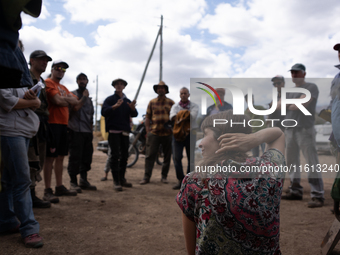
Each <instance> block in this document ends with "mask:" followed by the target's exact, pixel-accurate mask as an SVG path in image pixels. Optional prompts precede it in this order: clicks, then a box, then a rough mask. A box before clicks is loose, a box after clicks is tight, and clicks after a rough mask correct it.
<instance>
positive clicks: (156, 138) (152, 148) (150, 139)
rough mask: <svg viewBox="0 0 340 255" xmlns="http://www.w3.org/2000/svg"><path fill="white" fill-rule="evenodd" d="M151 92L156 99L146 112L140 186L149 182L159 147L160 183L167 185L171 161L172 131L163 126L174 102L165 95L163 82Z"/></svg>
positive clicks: (166, 92)
mask: <svg viewBox="0 0 340 255" xmlns="http://www.w3.org/2000/svg"><path fill="white" fill-rule="evenodd" d="M153 90H154V91H155V92H156V93H157V94H158V97H156V98H154V99H152V100H151V101H150V102H149V104H148V108H147V110H146V117H145V129H146V133H147V139H146V152H145V173H144V178H143V180H142V181H140V184H141V185H143V184H147V183H149V182H150V178H151V175H152V169H153V166H154V164H155V160H156V156H157V153H158V148H159V145H160V144H161V145H162V147H163V153H164V162H163V165H162V177H161V182H162V183H168V180H167V177H168V173H169V168H170V160H171V141H172V130H171V128H166V126H165V124H166V123H167V122H168V121H169V115H170V110H171V107H172V105H173V104H175V102H174V101H173V100H171V99H170V98H167V97H166V96H165V94H168V93H169V87H168V85H166V84H165V83H164V82H163V81H160V82H159V83H158V84H156V85H154V86H153Z"/></svg>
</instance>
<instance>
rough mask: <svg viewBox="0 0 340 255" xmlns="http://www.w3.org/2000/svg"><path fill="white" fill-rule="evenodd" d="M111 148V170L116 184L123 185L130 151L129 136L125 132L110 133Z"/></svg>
mask: <svg viewBox="0 0 340 255" xmlns="http://www.w3.org/2000/svg"><path fill="white" fill-rule="evenodd" d="M109 145H110V148H111V164H110V167H111V172H112V177H113V182H114V183H115V185H122V184H123V183H124V182H125V181H126V180H125V172H126V164H127V160H128V152H129V136H125V135H123V133H119V134H114V133H110V134H109Z"/></svg>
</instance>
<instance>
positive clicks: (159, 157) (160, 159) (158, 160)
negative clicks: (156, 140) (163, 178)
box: [156, 145, 164, 166]
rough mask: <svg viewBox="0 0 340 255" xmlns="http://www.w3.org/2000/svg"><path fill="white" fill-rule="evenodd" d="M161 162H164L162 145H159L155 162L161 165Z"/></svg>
mask: <svg viewBox="0 0 340 255" xmlns="http://www.w3.org/2000/svg"><path fill="white" fill-rule="evenodd" d="M163 162H164V153H163V147H162V145H159V149H158V153H157V157H156V163H157V164H158V165H160V166H161V165H163Z"/></svg>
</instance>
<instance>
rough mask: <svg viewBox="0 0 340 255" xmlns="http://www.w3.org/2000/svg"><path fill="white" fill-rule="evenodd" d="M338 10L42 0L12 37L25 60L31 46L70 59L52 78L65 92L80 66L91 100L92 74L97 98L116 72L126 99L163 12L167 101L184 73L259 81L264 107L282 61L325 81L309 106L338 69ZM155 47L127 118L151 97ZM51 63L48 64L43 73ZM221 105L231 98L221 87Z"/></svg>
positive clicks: (306, 1)
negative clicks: (223, 94) (61, 74)
mask: <svg viewBox="0 0 340 255" xmlns="http://www.w3.org/2000/svg"><path fill="white" fill-rule="evenodd" d="M339 12H340V5H339V4H338V1H337V0H324V1H319V0H300V1H295V0H271V1H268V0H249V1H246V0H240V1H218V0H207V1H204V0H184V1H183V0H172V1H159V0H143V1H141V0H45V1H43V7H42V13H41V15H40V17H39V18H37V19H34V18H32V17H30V16H28V15H26V14H22V20H23V27H22V29H21V30H20V39H21V40H22V41H23V43H24V47H25V50H24V54H25V57H26V59H27V60H29V55H30V53H31V52H32V51H34V50H44V51H46V53H47V54H48V55H49V56H51V57H52V58H53V60H57V59H62V60H64V61H66V62H67V63H68V64H69V66H70V68H69V69H68V70H67V72H66V73H65V77H64V79H63V80H62V81H61V83H62V84H63V85H65V86H66V87H67V88H68V89H69V90H74V89H76V88H77V84H76V76H77V75H78V74H79V73H80V72H83V73H85V74H87V76H88V78H89V84H88V89H89V92H90V95H91V96H92V99H93V101H94V102H95V101H96V79H97V77H98V104H100V103H103V101H104V100H105V98H106V97H108V96H109V95H112V94H113V93H114V88H113V87H112V86H111V82H112V80H114V79H116V78H123V79H125V80H126V81H127V82H128V85H127V87H126V88H125V90H124V93H125V94H126V96H127V97H128V98H129V99H131V100H132V99H133V98H134V97H135V94H136V91H137V88H138V86H139V84H140V82H141V78H142V74H143V72H144V68H145V65H146V63H147V59H148V57H149V55H150V52H151V49H152V46H153V44H154V42H155V39H156V36H157V33H158V30H159V26H160V22H161V19H160V17H161V15H163V26H164V27H163V63H162V64H163V73H162V78H163V80H164V82H165V83H166V84H168V86H169V90H170V93H169V94H168V95H167V96H168V97H169V98H171V99H173V100H174V101H175V102H178V101H179V99H180V98H179V90H180V88H182V87H189V88H190V79H191V78H226V79H230V78H268V84H267V85H263V87H260V88H257V89H254V90H253V93H254V97H255V101H256V103H257V104H262V105H265V104H267V103H268V98H270V97H271V90H272V85H271V82H270V79H271V78H272V77H273V76H275V75H277V74H280V75H283V76H284V77H285V78H290V73H289V72H288V70H289V69H290V68H291V66H292V65H293V64H295V63H303V64H304V65H305V66H306V72H307V74H306V81H308V78H314V79H312V80H318V79H319V78H321V79H326V82H322V83H321V84H317V85H318V86H319V91H320V94H319V99H318V106H324V105H328V103H329V101H330V97H329V89H330V82H331V80H332V78H333V77H334V76H335V75H336V74H337V73H338V69H337V68H335V67H334V65H337V64H339V59H338V55H337V52H336V51H334V50H333V46H334V45H335V44H336V43H339V42H340V30H339V27H340V19H339V18H338V14H339ZM159 45H160V44H159V40H158V44H157V46H156V49H155V52H154V54H153V56H152V59H151V62H150V64H149V67H148V70H147V73H146V76H145V79H144V82H143V86H142V89H141V92H140V94H139V96H138V98H137V110H138V111H139V116H138V117H137V118H136V119H135V120H134V122H135V123H137V122H138V120H140V119H141V118H142V114H145V112H146V107H147V104H148V102H149V101H150V100H151V99H153V98H155V97H156V96H157V94H156V93H155V92H154V91H153V85H154V84H157V83H158V82H159V72H160V68H159V62H160V60H159V59H160V54H159V53H160V47H159ZM50 69H51V62H50V63H49V65H48V67H47V69H46V72H45V73H44V74H43V75H42V76H43V78H46V77H47V75H48V74H49V73H50ZM315 78H318V79H315ZM327 78H328V80H329V82H328V80H327ZM324 81H325V80H324ZM210 85H212V86H214V84H210ZM291 86H293V85H291ZM244 93H245V94H246V93H247V91H246V89H245V92H244ZM226 101H228V102H230V103H233V102H232V97H231V95H230V94H229V95H228V93H227V95H226ZM99 118H100V107H98V115H97V119H99Z"/></svg>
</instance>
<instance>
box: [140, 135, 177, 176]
mask: <svg viewBox="0 0 340 255" xmlns="http://www.w3.org/2000/svg"><path fill="white" fill-rule="evenodd" d="M171 141H172V135H167V136H159V135H154V134H151V133H148V136H147V139H146V151H145V173H144V179H145V180H150V178H151V175H152V169H153V166H154V164H155V161H156V157H157V154H158V149H159V145H160V144H161V145H162V147H163V153H164V162H163V165H162V178H165V179H166V178H167V177H168V173H169V168H170V160H171Z"/></svg>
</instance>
